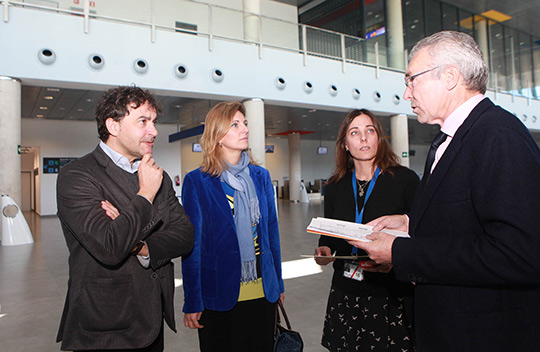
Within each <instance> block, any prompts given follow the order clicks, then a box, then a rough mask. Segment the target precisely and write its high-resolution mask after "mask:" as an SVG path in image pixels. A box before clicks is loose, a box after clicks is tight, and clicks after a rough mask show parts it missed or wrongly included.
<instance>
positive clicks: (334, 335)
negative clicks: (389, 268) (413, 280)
mask: <svg viewBox="0 0 540 352" xmlns="http://www.w3.org/2000/svg"><path fill="white" fill-rule="evenodd" d="M321 344H322V345H323V346H324V347H325V348H327V349H328V350H329V351H332V352H337V351H341V352H345V351H390V352H392V351H396V352H413V351H415V347H414V332H413V327H412V324H411V322H410V321H409V319H408V316H407V313H406V309H405V306H404V297H399V296H396V295H392V294H388V295H384V294H383V295H380V294H376V295H363V296H355V295H352V294H348V293H345V292H343V291H341V290H339V289H337V288H335V287H333V286H332V288H331V289H330V295H329V297H328V306H327V308H326V317H325V321H324V330H323V336H322V341H321Z"/></svg>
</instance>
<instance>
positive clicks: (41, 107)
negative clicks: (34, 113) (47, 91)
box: [39, 106, 48, 110]
mask: <svg viewBox="0 0 540 352" xmlns="http://www.w3.org/2000/svg"><path fill="white" fill-rule="evenodd" d="M39 109H40V110H47V109H48V107H46V106H40V107H39Z"/></svg>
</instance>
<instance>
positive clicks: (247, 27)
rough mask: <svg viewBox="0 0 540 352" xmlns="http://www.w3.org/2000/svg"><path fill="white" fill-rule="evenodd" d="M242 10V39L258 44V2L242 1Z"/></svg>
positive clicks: (259, 4)
mask: <svg viewBox="0 0 540 352" xmlns="http://www.w3.org/2000/svg"><path fill="white" fill-rule="evenodd" d="M242 5H243V8H244V39H245V40H249V41H253V42H259V39H260V24H259V21H260V18H259V15H260V13H261V2H260V0H243V1H242Z"/></svg>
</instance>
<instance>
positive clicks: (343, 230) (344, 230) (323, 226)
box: [307, 217, 410, 242]
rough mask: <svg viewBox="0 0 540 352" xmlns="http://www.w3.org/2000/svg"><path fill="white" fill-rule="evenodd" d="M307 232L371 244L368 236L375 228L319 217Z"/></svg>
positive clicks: (400, 233)
mask: <svg viewBox="0 0 540 352" xmlns="http://www.w3.org/2000/svg"><path fill="white" fill-rule="evenodd" d="M307 232H311V233H315V234H318V235H325V236H332V237H338V238H343V239H346V240H356V241H364V242H369V241H370V240H368V239H367V238H366V236H368V235H370V234H372V233H373V232H374V231H373V226H368V225H363V224H357V223H355V222H350V221H343V220H334V219H327V218H322V217H318V218H313V219H311V223H310V224H309V226H308V227H307ZM380 232H384V233H387V234H389V235H392V236H396V237H410V236H409V234H408V233H406V232H403V231H396V230H386V229H385V230H382V231H380Z"/></svg>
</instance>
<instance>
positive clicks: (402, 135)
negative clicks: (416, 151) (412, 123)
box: [390, 114, 410, 167]
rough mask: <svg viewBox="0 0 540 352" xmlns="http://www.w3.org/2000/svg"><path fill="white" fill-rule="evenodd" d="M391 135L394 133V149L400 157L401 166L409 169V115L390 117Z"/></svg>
mask: <svg viewBox="0 0 540 352" xmlns="http://www.w3.org/2000/svg"><path fill="white" fill-rule="evenodd" d="M390 133H392V149H393V150H394V153H396V154H397V156H399V158H400V160H401V165H403V166H405V167H409V165H410V163H409V126H408V125H407V115H404V114H399V115H394V116H391V117H390Z"/></svg>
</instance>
